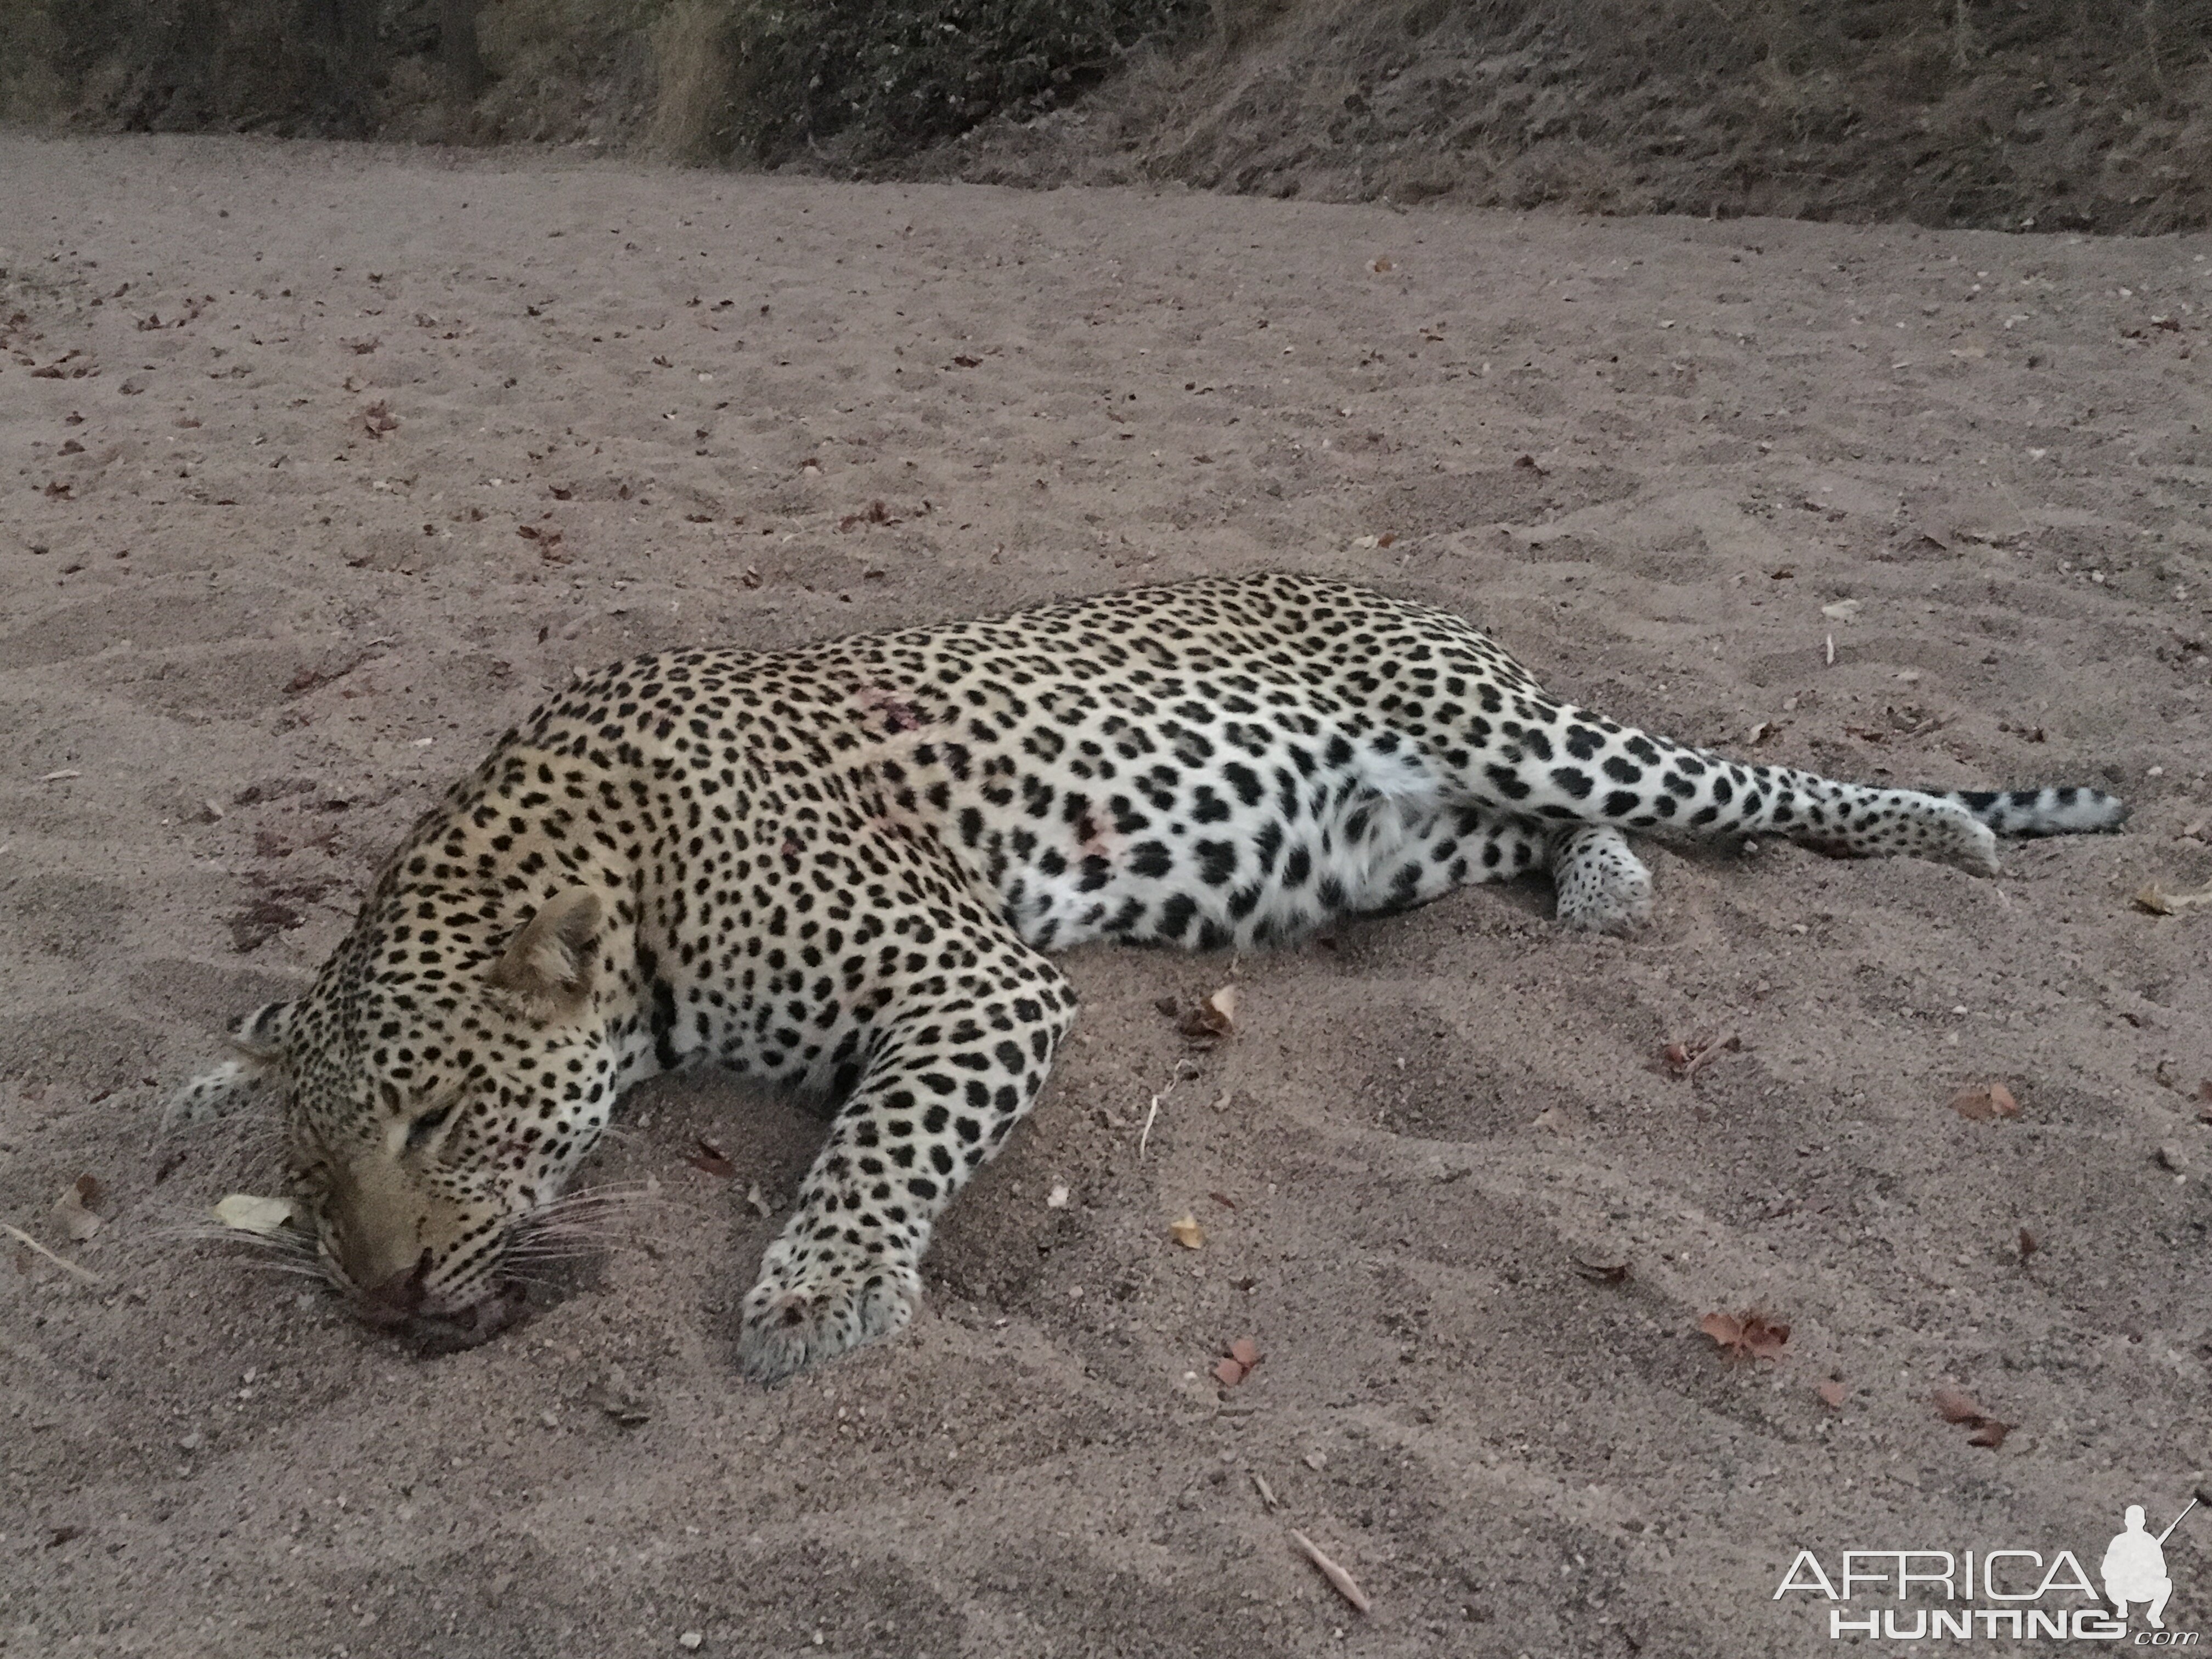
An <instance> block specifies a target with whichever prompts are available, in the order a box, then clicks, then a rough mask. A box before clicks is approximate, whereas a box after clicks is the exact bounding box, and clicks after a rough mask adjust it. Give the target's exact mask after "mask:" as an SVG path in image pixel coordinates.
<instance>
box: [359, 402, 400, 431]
mask: <svg viewBox="0 0 2212 1659" xmlns="http://www.w3.org/2000/svg"><path fill="white" fill-rule="evenodd" d="M361 424H362V430H363V431H365V432H367V433H368V435H369V436H370V437H372V438H381V437H382V436H383V435H385V434H386V433H387V432H396V431H398V429H399V421H398V417H397V416H394V415H393V414H392V410H390V408H388V407H387V406H386V404H385V403H384V401H383V399H381V398H379V399H378V400H377V401H376V402H374V403H373V404H370V405H369V406H368V408H367V409H364V410H362V412H361Z"/></svg>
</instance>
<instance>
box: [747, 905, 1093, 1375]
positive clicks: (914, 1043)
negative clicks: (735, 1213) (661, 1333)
mask: <svg viewBox="0 0 2212 1659" xmlns="http://www.w3.org/2000/svg"><path fill="white" fill-rule="evenodd" d="M992 944H993V949H992V951H991V952H990V953H989V954H988V955H987V957H985V958H984V959H983V960H982V961H981V962H979V963H976V964H975V965H974V966H972V967H970V968H969V969H964V970H963V971H957V972H951V973H947V974H945V975H940V976H938V977H934V978H932V979H930V980H927V981H922V982H921V983H918V984H915V985H914V986H911V987H908V991H907V994H905V996H904V997H902V1000H901V1001H900V1002H899V1003H897V1004H896V1005H894V1006H893V1007H892V1008H891V1009H890V1010H889V1011H888V1013H889V1018H887V1019H886V1020H885V1022H884V1025H883V1028H882V1030H881V1034H880V1036H879V1037H878V1041H877V1042H876V1044H875V1045H874V1048H873V1050H872V1054H871V1056H870V1059H869V1061H868V1065H867V1069H866V1072H865V1073H863V1074H862V1076H861V1079H860V1082H859V1084H858V1085H856V1086H855V1087H854V1091H853V1092H852V1094H851V1096H850V1097H848V1099H847V1100H846V1102H845V1103H844V1104H843V1105H842V1108H841V1109H839V1111H838V1114H837V1116H836V1121H835V1122H834V1123H833V1125H832V1126H831V1128H830V1131H829V1142H828V1144H827V1145H825V1146H823V1149H822V1152H821V1155H820V1156H819V1157H818V1158H816V1159H815V1160H814V1167H813V1169H812V1170H811V1171H810V1172H809V1174H808V1176H807V1177H806V1184H805V1187H804V1188H802V1189H801V1190H800V1193H799V1202H798V1206H797V1207H796V1209H795V1211H794V1212H793V1215H792V1218H791V1219H790V1221H789V1223H788V1224H787V1225H786V1226H785V1227H784V1230H783V1232H782V1235H781V1237H778V1238H777V1239H776V1240H775V1243H772V1244H770V1245H769V1247H768V1249H767V1251H766V1252H765V1254H764V1255H763V1257H762V1261H761V1273H760V1278H759V1280H758V1281H757V1283H756V1284H755V1285H753V1288H752V1289H751V1291H749V1292H748V1293H747V1294H746V1297H745V1301H744V1315H743V1319H742V1322H741V1324H740V1326H739V1328H738V1367H739V1369H740V1370H743V1371H744V1374H745V1375H746V1376H749V1377H750V1378H752V1379H753V1380H754V1381H756V1382H759V1383H779V1382H781V1381H782V1380H783V1379H784V1378H786V1377H788V1376H792V1375H793V1373H795V1372H797V1371H799V1370H804V1369H805V1367H807V1366H809V1365H811V1364H816V1363H817V1362H819V1361H821V1360H824V1359H828V1358H833V1357H835V1356H836V1355H837V1354H841V1353H843V1352H846V1351H847V1350H848V1349H850V1348H856V1347H859V1346H860V1345H861V1344H863V1343H866V1342H873V1341H877V1340H880V1339H882V1338H884V1337H886V1336H890V1335H893V1334H896V1332H898V1331H900V1330H902V1329H903V1328H905V1326H906V1323H907V1321H908V1319H910V1318H911V1317H913V1315H914V1310H915V1307H916V1305H918V1304H919V1303H920V1302H921V1255H922V1252H923V1251H924V1250H925V1249H927V1248H928V1245H929V1239H930V1234H931V1232H932V1231H933V1228H934V1227H935V1225H936V1223H937V1218H938V1216H939V1214H940V1213H941V1212H943V1210H944V1208H945V1205H946V1204H948V1203H949V1202H951V1198H952V1195H953V1194H954V1193H956V1192H957V1191H958V1190H959V1189H960V1188H961V1186H962V1185H963V1183H964V1182H966V1181H967V1179H968V1177H969V1176H970V1175H972V1174H973V1173H974V1172H975V1170H978V1169H980V1168H981V1166H982V1165H983V1164H984V1163H986V1162H987V1160H988V1159H989V1158H992V1157H993V1156H994V1154H995V1153H996V1152H998V1150H999V1148H1000V1146H1003V1145H1005V1144H1006V1137H1007V1135H1008V1134H1010V1133H1012V1130H1013V1127H1014V1125H1015V1124H1017V1123H1018V1122H1019V1121H1021V1120H1022V1118H1023V1117H1024V1115H1026V1114H1027V1113H1028V1111H1029V1109H1030V1107H1031V1106H1032V1105H1034V1104H1035V1103H1036V1097H1037V1095H1038V1093H1039V1091H1041V1090H1042V1088H1043V1087H1044V1080H1045V1077H1046V1075H1047V1073H1049V1072H1050V1070H1051V1069H1052V1056H1053V1051H1054V1048H1056V1047H1057V1046H1058V1044H1059V1042H1060V1038H1061V1037H1062V1036H1065V1035H1066V1032H1067V1029H1068V1027H1069V1026H1070V1025H1072V1024H1073V1023H1074V1019H1075V1004H1076V998H1075V991H1074V988H1073V987H1072V986H1070V985H1069V984H1068V983H1067V982H1066V980H1065V979H1064V978H1063V977H1062V976H1061V975H1060V971H1059V969H1056V968H1054V966H1053V964H1052V963H1050V962H1048V961H1047V960H1046V959H1045V958H1044V957H1042V956H1040V955H1038V954H1037V953H1036V951H1032V950H1031V949H1030V947H1029V946H1027V945H1024V944H1022V943H1021V941H1020V940H1018V939H1016V938H1015V937H1014V936H1013V934H1012V933H1011V932H1002V933H1000V934H999V935H998V936H997V937H996V938H994V940H993V941H992Z"/></svg>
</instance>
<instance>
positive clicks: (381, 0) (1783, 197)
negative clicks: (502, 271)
mask: <svg viewBox="0 0 2212 1659" xmlns="http://www.w3.org/2000/svg"><path fill="white" fill-rule="evenodd" d="M2208 40H2212V0H1954V3H1952V4H1949V5H1945V6H1931V5H1929V4H1926V3H1924V0H1845V3H1835V4H1824V5H1812V4H1794V3H1781V0H1699V3H1692V0H1518V3H1508V0H1487V3H1485V0H1472V3H1449V0H1212V4H1211V5H1210V6H1201V5H1198V4H1196V3H1194V0H1113V3H1110V4H1088V5H1081V6H1079V5H1075V4H1073V3H1048V0H1033V3H1016V0H964V3H960V4H957V5H956V4H954V3H952V0H824V3H822V4H819V5H817V6H815V7H812V8H811V9H806V10H804V11H793V9H789V8H779V7H776V6H773V5H769V4H767V3H764V0H621V3H611V4H586V3H583V0H318V3H315V4H313V5H310V6H307V7H304V8H303V7H300V6H295V5H289V4H283V3H279V0H170V3H167V4H166V5H159V6H145V5H137V4H131V5H126V4H123V3H119V0H0V112H4V113H7V114H11V115H13V116H14V117H15V118H19V119H32V120H37V121H46V122H52V121H61V122H66V123H69V124H71V125H79V126H88V127H92V128H96V129H104V130H117V129H120V130H126V131H131V130H137V131H274V132H278V133H285V134H292V135H321V136H326V137H386V138H397V139H404V140H414V141H432V142H441V143H470V144H482V143H503V142H513V141H528V142H540V143H583V144H587V145H593V146H599V147H603V148H610V149H629V150H635V151H641V152H650V153H656V154H659V155H666V156H671V157H675V158H678V159H682V160H685V161H698V162H702V163H707V164H710V165H716V166H741V167H760V166H767V167H793V168H798V169H801V170H808V171H816V172H828V173H837V174H841V175H867V176H874V177H907V178H917V177H918V178H932V179H969V180H979V181H987V182H1002V183H1010V184H1021V185H1054V184H1060V183H1066V182H1091V183H1100V182H1105V183H1115V182H1160V181H1166V180H1181V181H1183V182H1187V183H1189V184H1191V185H1198V186H1201V187H1204V188H1207V189H1218V190H1228V191H1239V192H1247V193H1258V194H1267V195H1274V196H1298V197H1305V198H1307V199H1322V200H1330V201H1352V200H1376V199H1381V198H1385V197H1387V198H1389V199H1390V200H1393V201H1396V202H1409V201H1417V200H1423V199H1428V198H1434V197H1449V198H1450V199H1453V200H1455V201H1459V202H1463V203H1466V204H1472V205H1486V206H1516V207H1535V206H1540V205H1543V204H1564V205H1567V206H1570V207H1573V208H1576V209H1579V210H1585V211H1592V212H1601V213H1608V214H1619V213H1647V212H1694V213H1700V214H1712V215H1717V216H1736V215H1742V214H1776V215H1784V216H1793V217H1802V218H1814V219H1840V220H1848V221H1853V222H1879V221H1894V220H1900V219H1902V220H1910V221H1912V222H1917V223H1921V224H1927V225H1950V226H1972V227H1978V228H1994V229H2021V228H2034V227H2040V228H2045V229H2051V228H2063V229H2073V230H2098V231H2115V232H2126V233H2132V234H2151V233H2158V232H2163V231H2169V230H2174V229H2180V228H2197V227H2202V226H2204V225H2205V224H2207V223H2208V222H2212V113H2209V112H2212V55H2208V46H2207V43H2208Z"/></svg>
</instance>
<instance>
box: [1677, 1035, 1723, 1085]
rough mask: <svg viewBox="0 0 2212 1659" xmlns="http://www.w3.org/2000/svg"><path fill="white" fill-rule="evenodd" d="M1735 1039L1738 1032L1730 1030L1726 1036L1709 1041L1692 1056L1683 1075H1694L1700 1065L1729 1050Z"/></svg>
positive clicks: (1684, 1068) (1683, 1069) (1683, 1070)
mask: <svg viewBox="0 0 2212 1659" xmlns="http://www.w3.org/2000/svg"><path fill="white" fill-rule="evenodd" d="M1735 1041H1736V1034H1735V1032H1734V1031H1730V1032H1729V1034H1728V1035H1727V1036H1724V1037H1715V1038H1714V1039H1713V1040H1712V1041H1711V1042H1708V1043H1707V1044H1706V1045H1705V1047H1704V1048H1700V1049H1699V1050H1698V1052H1697V1053H1695V1054H1692V1055H1691V1056H1690V1063H1689V1064H1688V1065H1687V1066H1684V1067H1683V1068H1682V1075H1683V1076H1684V1077H1690V1076H1692V1075H1694V1074H1695V1073H1696V1072H1697V1069H1698V1067H1699V1066H1702V1065H1704V1064H1705V1062H1706V1061H1707V1060H1711V1059H1712V1058H1713V1056H1714V1055H1716V1054H1720V1053H1722V1052H1723V1051H1724V1050H1727V1049H1728V1048H1729V1046H1730V1045H1731V1044H1733V1043H1734V1042H1735Z"/></svg>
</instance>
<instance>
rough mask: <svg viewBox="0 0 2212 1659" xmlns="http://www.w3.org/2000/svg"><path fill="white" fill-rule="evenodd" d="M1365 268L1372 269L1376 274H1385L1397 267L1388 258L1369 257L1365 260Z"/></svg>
mask: <svg viewBox="0 0 2212 1659" xmlns="http://www.w3.org/2000/svg"><path fill="white" fill-rule="evenodd" d="M1367 268H1368V270H1371V271H1373V272H1374V273H1375V274H1376V276H1387V275H1388V274H1389V272H1390V271H1392V270H1395V269H1396V268H1397V267H1396V266H1395V265H1393V264H1391V263H1390V261H1389V260H1388V259H1370V260H1369V261H1368V262H1367Z"/></svg>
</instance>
